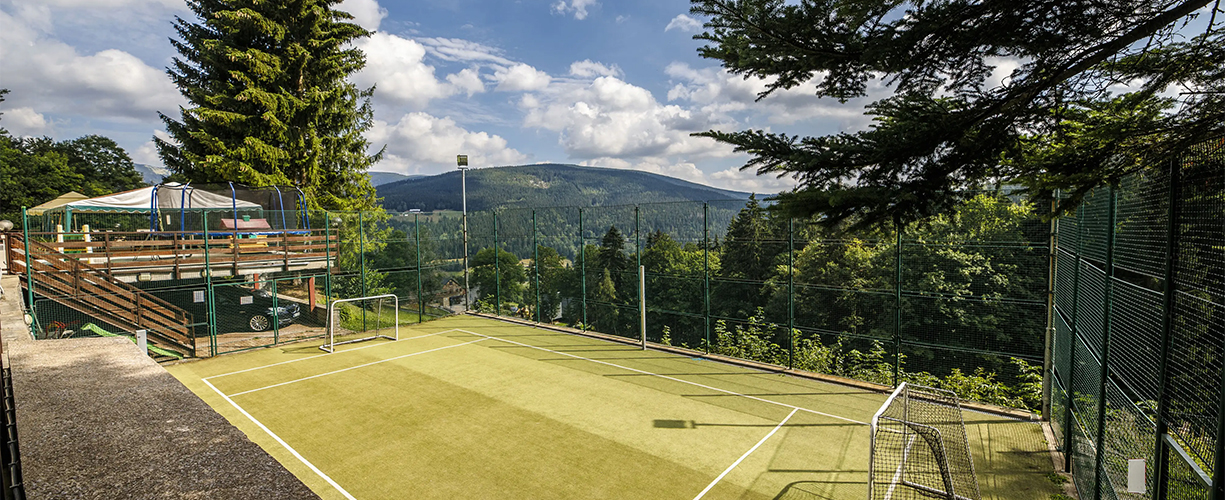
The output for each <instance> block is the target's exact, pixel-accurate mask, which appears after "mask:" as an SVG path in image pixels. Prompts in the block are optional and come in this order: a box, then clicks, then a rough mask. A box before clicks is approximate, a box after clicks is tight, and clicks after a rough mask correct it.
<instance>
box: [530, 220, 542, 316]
mask: <svg viewBox="0 0 1225 500" xmlns="http://www.w3.org/2000/svg"><path fill="white" fill-rule="evenodd" d="M532 252H533V253H532V280H533V282H534V283H536V322H537V323H540V318H541V317H542V316H541V314H540V243H538V242H537V241H536V210H535V209H533V210H532Z"/></svg>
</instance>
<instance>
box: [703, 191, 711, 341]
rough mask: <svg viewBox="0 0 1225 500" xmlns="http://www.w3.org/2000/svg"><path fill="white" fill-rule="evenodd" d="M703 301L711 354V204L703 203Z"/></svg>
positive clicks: (707, 339) (707, 338)
mask: <svg viewBox="0 0 1225 500" xmlns="http://www.w3.org/2000/svg"><path fill="white" fill-rule="evenodd" d="M702 302H703V306H704V308H705V312H706V314H705V318H704V319H705V321H704V323H705V325H706V354H710V204H709V203H702Z"/></svg>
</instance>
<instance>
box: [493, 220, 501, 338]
mask: <svg viewBox="0 0 1225 500" xmlns="http://www.w3.org/2000/svg"><path fill="white" fill-rule="evenodd" d="M501 254H502V244H501V243H500V242H499V241H498V211H497V210H494V211H493V315H494V316H501V315H502V269H501V266H500V265H499V261H501V260H502V255H501Z"/></svg>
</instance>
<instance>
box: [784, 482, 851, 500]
mask: <svg viewBox="0 0 1225 500" xmlns="http://www.w3.org/2000/svg"><path fill="white" fill-rule="evenodd" d="M864 484H866V483H864V482H863V481H796V482H793V483H791V484H788V485H787V486H785V487H783V489H782V491H779V492H778V494H777V495H775V496H774V500H840V499H844V498H857V497H861V496H863V492H862V491H858V490H861V489H862V487H861V486H859V485H864Z"/></svg>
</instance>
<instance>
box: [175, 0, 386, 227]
mask: <svg viewBox="0 0 1225 500" xmlns="http://www.w3.org/2000/svg"><path fill="white" fill-rule="evenodd" d="M338 3H340V2H339V0H303V1H298V2H290V3H281V2H266V1H258V2H250V3H244V4H232V3H226V2H216V1H214V0H191V1H189V2H188V7H189V8H191V10H192V12H193V13H195V15H196V17H197V18H198V22H196V23H192V22H189V21H187V20H184V19H182V18H176V22H175V30H176V31H177V32H178V35H179V40H172V41H171V44H172V45H173V46H174V48H175V49H176V50H177V51H178V52H179V54H180V56H181V57H176V58H175V59H174V64H173V67H172V68H170V69H169V71H168V73H169V74H170V77H171V79H172V80H173V81H174V82H175V84H176V85H177V86H178V87H179V91H180V92H181V93H182V94H183V96H184V97H186V98H187V101H188V102H189V103H190V104H189V106H188V107H186V108H180V114H181V120H182V121H179V120H175V119H174V118H172V117H169V116H166V115H161V117H162V121H163V122H165V124H166V130H167V132H169V134H170V136H171V137H172V138H173V141H165V140H162V139H160V138H156V137H155V138H154V141H155V142H156V144H157V148H158V153H159V154H160V155H161V158H162V161H163V162H164V163H165V164H166V166H167V168H169V169H170V170H171V171H173V172H174V173H175V174H177V175H179V176H181V177H182V178H184V179H187V180H190V181H194V182H226V181H233V182H241V183H244V184H248V185H251V186H257V187H258V186H268V185H293V186H296V187H298V188H300V189H301V190H302V191H303V192H304V193H305V194H306V200H307V203H308V204H309V205H310V207H311V208H326V209H330V210H372V209H374V208H376V207H377V203H376V198H375V196H374V188H373V187H372V186H371V185H370V182H369V176H368V175H366V170H368V169H369V168H370V166H371V165H373V164H374V163H375V162H377V161H378V160H379V159H380V157H381V155H382V153H381V152H380V153H378V154H375V155H373V156H369V155H367V154H366V149H367V146H368V143H367V141H366V139H365V138H364V137H363V135H362V134H363V133H364V132H365V131H366V130H367V129H369V128H370V126H371V123H372V122H371V117H372V113H373V110H372V109H371V107H370V96H371V95H372V94H373V91H374V89H373V88H371V89H366V90H360V89H358V88H357V87H356V86H355V85H353V84H352V83H349V82H348V81H347V80H346V78H347V77H348V76H349V75H352V74H353V73H355V72H357V71H358V70H360V69H361V68H362V67H363V66H365V55H364V54H362V52H361V51H360V50H358V49H356V48H354V47H353V46H352V43H353V41H355V40H357V39H359V38H362V37H366V36H369V34H370V32H368V31H366V30H365V29H363V28H361V27H360V26H358V25H357V24H354V23H352V22H348V21H350V20H352V19H353V17H352V16H351V15H349V14H347V13H345V12H341V11H337V10H334V8H333V7H334V6H335V5H336V4H338Z"/></svg>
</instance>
